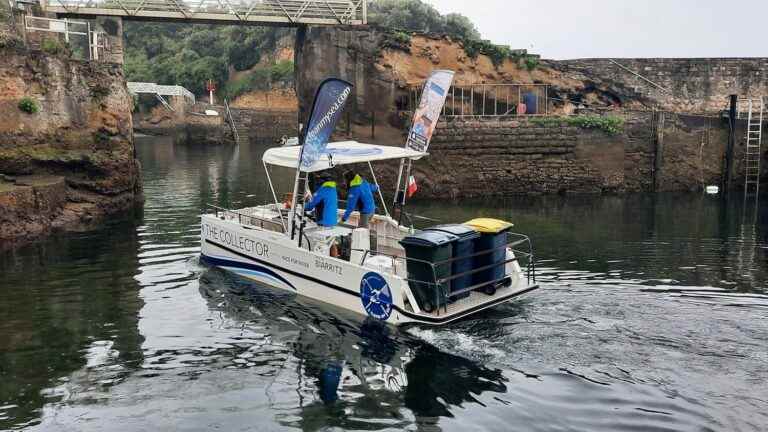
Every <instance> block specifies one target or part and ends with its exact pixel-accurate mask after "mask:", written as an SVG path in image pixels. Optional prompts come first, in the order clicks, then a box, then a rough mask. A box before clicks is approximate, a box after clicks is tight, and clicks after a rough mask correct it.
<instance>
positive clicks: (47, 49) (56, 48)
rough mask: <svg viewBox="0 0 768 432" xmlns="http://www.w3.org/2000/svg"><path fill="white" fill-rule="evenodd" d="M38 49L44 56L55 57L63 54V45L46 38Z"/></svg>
mask: <svg viewBox="0 0 768 432" xmlns="http://www.w3.org/2000/svg"><path fill="white" fill-rule="evenodd" d="M40 49H41V50H43V52H44V53H46V54H51V55H56V54H61V53H63V52H64V45H62V44H61V42H59V41H58V40H56V39H50V38H46V39H43V41H42V42H41V43H40Z"/></svg>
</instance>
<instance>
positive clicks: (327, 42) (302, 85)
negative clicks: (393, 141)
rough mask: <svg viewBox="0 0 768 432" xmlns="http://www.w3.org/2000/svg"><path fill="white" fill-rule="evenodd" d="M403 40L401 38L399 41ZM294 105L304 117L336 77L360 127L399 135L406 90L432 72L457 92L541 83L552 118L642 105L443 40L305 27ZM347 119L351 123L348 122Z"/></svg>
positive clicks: (571, 77) (578, 76) (626, 94)
mask: <svg viewBox="0 0 768 432" xmlns="http://www.w3.org/2000/svg"><path fill="white" fill-rule="evenodd" d="M401 37H402V36H401ZM296 66H297V83H298V84H299V85H298V92H297V93H298V94H297V96H298V98H299V105H300V110H301V113H302V118H304V117H306V111H307V110H308V109H309V107H310V106H311V103H312V98H313V97H314V91H315V89H316V88H317V85H319V84H320V82H321V81H322V80H323V79H325V78H327V77H329V76H335V77H339V78H343V79H346V80H349V81H350V82H352V83H353V84H354V85H355V88H354V92H355V98H354V99H353V100H352V103H351V107H350V110H351V111H352V113H353V116H354V117H355V119H354V120H357V121H358V122H359V123H366V121H367V122H368V124H370V121H369V120H368V119H369V118H370V116H371V115H375V116H376V119H377V124H380V125H382V126H385V127H386V126H387V125H390V126H393V127H396V128H402V126H403V125H402V124H398V121H397V119H395V118H393V112H394V111H395V110H396V107H397V106H398V105H402V101H403V99H404V98H407V97H408V92H409V89H410V88H412V87H413V86H417V85H419V84H421V83H423V82H424V80H425V79H426V78H427V77H428V76H429V74H430V73H431V72H432V71H433V70H436V69H450V70H452V71H455V72H456V76H455V83H456V84H459V85H470V84H482V83H489V84H495V83H515V84H548V85H550V91H549V97H551V98H555V99H557V100H556V101H555V102H553V103H552V104H551V108H552V112H554V113H558V112H559V113H565V112H568V111H569V110H570V109H572V108H573V106H572V104H570V103H567V102H560V100H575V101H578V102H576V103H580V102H583V103H588V104H594V105H597V106H604V107H605V106H617V105H621V106H624V107H628V108H641V107H642V106H643V104H644V103H645V100H644V99H643V98H641V97H638V96H637V95H636V94H635V92H634V91H633V90H632V89H631V88H629V87H626V86H621V85H617V86H612V85H597V84H596V83H595V82H594V81H593V80H590V79H589V78H588V77H586V76H585V75H584V74H583V73H573V72H571V71H569V70H567V69H565V68H560V67H556V66H555V65H553V64H552V62H548V61H540V62H538V63H537V64H536V65H534V67H530V68H529V67H528V66H527V65H526V64H525V62H522V61H518V60H515V59H505V60H503V61H501V62H498V63H494V62H493V60H492V59H491V58H489V57H488V56H486V55H482V54H480V55H477V56H476V57H474V58H473V57H470V56H469V55H468V54H467V52H466V51H465V49H464V47H463V45H462V44H461V43H460V42H457V41H453V40H451V39H450V38H448V37H436V36H428V35H418V34H416V35H411V36H409V37H408V38H407V40H404V39H401V38H398V37H397V35H394V34H393V33H391V32H389V31H385V30H380V29H376V28H366V27H352V28H310V29H308V30H307V35H306V40H305V41H304V43H303V45H302V44H299V49H298V50H297V52H296ZM354 120H353V121H354Z"/></svg>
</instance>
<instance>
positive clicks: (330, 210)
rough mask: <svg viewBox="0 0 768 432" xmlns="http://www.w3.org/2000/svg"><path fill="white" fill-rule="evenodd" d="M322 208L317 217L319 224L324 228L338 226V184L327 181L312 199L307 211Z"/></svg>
mask: <svg viewBox="0 0 768 432" xmlns="http://www.w3.org/2000/svg"><path fill="white" fill-rule="evenodd" d="M316 207H320V208H321V209H320V214H318V215H317V218H318V219H317V223H318V224H320V225H323V226H328V227H332V226H336V224H337V223H338V221H339V196H338V194H337V192H336V182H333V181H327V182H325V183H323V185H322V186H321V187H320V189H318V190H317V192H316V193H315V195H314V196H313V197H312V201H310V202H309V204H307V211H312V210H313V209H315V208H316Z"/></svg>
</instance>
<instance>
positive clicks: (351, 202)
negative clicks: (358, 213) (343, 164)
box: [341, 187, 360, 222]
mask: <svg viewBox="0 0 768 432" xmlns="http://www.w3.org/2000/svg"><path fill="white" fill-rule="evenodd" d="M359 189H360V188H359V187H356V188H352V190H350V191H349V196H348V197H347V208H346V210H344V216H342V218H341V221H342V222H346V221H347V219H349V215H351V214H352V212H353V211H355V208H357V201H358V200H359V199H360V191H359Z"/></svg>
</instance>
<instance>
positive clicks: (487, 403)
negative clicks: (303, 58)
mask: <svg viewBox="0 0 768 432" xmlns="http://www.w3.org/2000/svg"><path fill="white" fill-rule="evenodd" d="M264 149H265V147H264V146H258V145H253V146H240V147H236V148H235V147H220V148H210V147H195V146H184V145H174V144H173V143H172V141H171V140H168V141H165V140H162V139H147V140H143V141H141V142H140V144H139V146H138V152H139V157H140V159H141V161H142V166H143V169H144V182H145V194H146V198H147V202H146V205H145V207H144V209H143V211H141V212H138V214H137V215H136V217H134V218H131V217H129V218H125V219H122V220H115V221H111V222H110V223H109V224H106V225H105V226H103V227H101V228H99V229H96V230H93V231H89V232H83V233H73V234H67V235H64V236H60V237H57V238H54V239H51V240H49V241H46V242H42V243H40V244H36V245H30V246H28V247H25V248H23V249H20V250H17V251H13V252H8V253H5V254H3V255H2V256H0V268H1V269H2V274H3V276H4V277H3V279H2V281H0V316H2V320H0V429H3V430H5V429H29V430H65V431H67V430H72V431H80V430H117V431H122V430H126V431H128V430H210V429H220V430H296V429H299V430H306V431H316V430H333V429H335V430H361V429H364V430H468V429H472V430H510V429H521V430H541V431H548V430H605V431H617V430H691V431H700V430H745V431H749V430H755V431H759V430H764V429H765V425H766V424H768V415H766V414H765V413H766V412H768V411H767V410H766V409H767V408H768V390H767V389H766V386H765V382H766V379H768V371H767V370H766V368H765V364H766V361H768V354H767V353H766V349H765V340H766V339H767V338H768V322H766V320H765V318H764V317H765V313H766V311H768V297H767V296H766V292H765V289H766V279H768V277H767V275H766V272H767V271H768V264H767V261H766V253H767V252H768V238H766V236H767V234H766V228H767V227H768V220H766V218H767V217H768V215H767V213H768V212H766V211H765V209H764V207H761V208H756V207H750V206H746V207H744V206H742V205H741V203H739V202H730V203H722V202H720V201H719V200H717V199H716V198H712V197H706V196H698V195H680V196H664V195H662V196H658V197H653V196H630V197H534V198H515V199H510V200H507V201H502V202H499V201H493V202H465V203H446V202H422V203H417V204H415V205H414V206H413V209H414V211H416V212H418V213H419V214H422V215H424V216H428V217H431V218H435V219H440V220H442V221H445V222H452V221H463V220H466V219H469V218H472V217H476V216H479V215H485V216H495V217H501V218H504V219H508V220H511V221H513V222H514V223H515V225H516V229H517V230H518V231H520V232H524V233H528V234H531V235H532V237H533V239H534V242H535V246H536V252H537V254H538V256H539V259H540V266H539V267H540V274H539V279H540V280H541V281H542V282H543V283H542V287H543V289H542V290H540V291H539V292H536V293H534V294H532V295H530V296H528V297H526V298H524V299H522V300H521V301H518V302H516V303H511V304H507V305H503V306H500V307H497V308H495V309H493V310H490V311H486V312H485V313H483V314H480V315H479V316H476V317H473V318H472V319H469V320H464V321H461V322H459V323H456V324H453V325H451V326H449V327H445V328H428V327H412V328H408V329H392V328H388V327H382V326H381V325H378V324H377V323H374V322H368V321H362V320H361V319H359V318H358V317H356V316H353V315H349V314H348V313H346V312H344V311H341V310H336V309H335V308H332V307H329V306H326V305H320V304H317V303H315V302H311V301H308V300H305V299H300V298H296V297H294V296H293V295H291V294H287V293H281V292H277V291H273V290H270V289H266V288H264V287H260V286H257V285H254V284H252V283H249V282H246V281H243V280H241V279H238V278H236V277H234V276H231V275H229V274H227V273H225V272H223V271H220V270H218V269H213V268H207V267H205V266H202V265H200V263H199V262H198V260H197V253H198V251H199V244H198V243H199V226H198V214H199V213H200V211H201V210H202V209H203V207H204V205H205V204H206V203H216V204H219V205H230V204H231V205H238V206H239V205H252V204H256V203H258V202H260V201H262V200H264V199H267V197H269V196H270V195H271V194H270V192H269V188H268V185H267V184H266V182H265V181H264V176H263V167H262V165H261V153H262V152H263V151H264ZM273 175H274V176H275V178H276V180H277V183H278V189H279V190H281V191H286V190H288V188H289V187H290V185H291V178H290V175H289V173H287V172H280V171H279V170H278V171H276V172H274V173H273Z"/></svg>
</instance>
